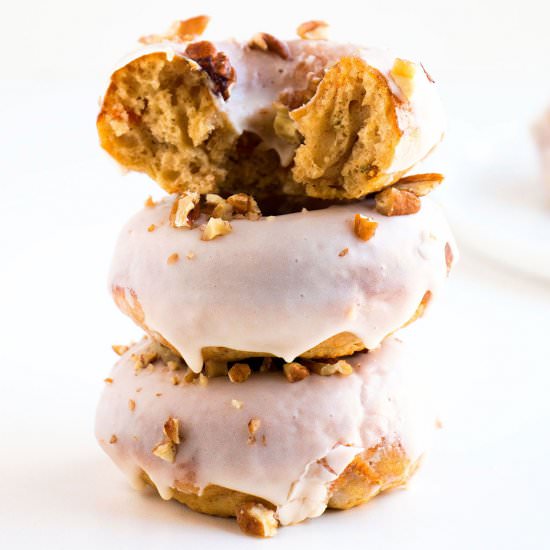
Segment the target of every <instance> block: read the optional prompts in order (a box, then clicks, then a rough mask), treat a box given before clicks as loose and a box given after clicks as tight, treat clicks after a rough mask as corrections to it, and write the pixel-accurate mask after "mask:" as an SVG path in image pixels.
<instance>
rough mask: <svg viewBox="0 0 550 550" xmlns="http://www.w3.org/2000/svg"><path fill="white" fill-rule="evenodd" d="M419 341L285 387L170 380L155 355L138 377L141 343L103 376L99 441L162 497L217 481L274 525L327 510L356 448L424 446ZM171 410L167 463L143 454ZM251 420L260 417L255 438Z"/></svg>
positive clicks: (266, 381) (429, 424) (278, 381)
mask: <svg viewBox="0 0 550 550" xmlns="http://www.w3.org/2000/svg"><path fill="white" fill-rule="evenodd" d="M421 323H422V321H421V322H420V323H418V325H420V324H421ZM418 325H416V326H415V327H413V328H412V330H414V331H415V332H418V329H417V328H416V327H417V326H418ZM408 331H411V328H407V329H405V330H404V331H403V332H402V335H403V336H404V337H405V338H407V332H408ZM420 340H421V339H419V338H418V337H417V336H415V337H414V339H412V338H409V341H408V342H404V341H402V340H401V338H399V339H398V338H395V337H391V338H389V339H387V340H386V341H385V342H384V344H383V346H382V347H381V348H380V349H378V350H376V351H374V352H369V353H359V354H356V355H355V356H353V357H351V358H347V361H348V362H349V363H350V364H352V365H353V366H354V370H353V373H352V374H351V375H349V376H346V377H340V376H333V377H323V376H317V375H312V376H309V377H308V378H306V379H305V380H303V381H301V382H298V383H294V384H291V383H289V382H287V381H286V379H285V378H284V376H283V375H282V374H281V373H263V374H256V375H253V376H252V377H251V378H249V379H248V380H247V381H246V382H245V383H243V384H232V383H231V382H229V381H228V380H227V378H213V379H210V381H209V383H208V385H207V386H206V387H201V386H200V385H195V384H181V385H177V386H176V385H173V383H172V382H171V380H170V379H171V375H172V374H173V372H172V371H170V370H169V368H168V367H166V366H164V365H163V364H162V363H161V362H157V363H155V365H154V367H152V368H150V369H142V370H141V371H139V372H138V373H137V374H136V372H135V371H134V367H133V361H132V360H131V357H130V356H131V354H132V353H138V354H139V352H140V350H142V349H143V348H144V347H146V346H147V344H148V341H147V339H145V340H144V341H143V342H141V343H140V344H137V345H135V346H134V347H133V348H131V349H130V350H129V351H128V353H127V354H126V355H124V356H123V357H122V359H121V360H120V361H119V362H118V363H117V364H116V365H115V367H114V369H113V371H112V372H111V374H110V375H109V376H110V379H111V380H112V383H110V384H107V385H106V387H105V389H104V392H103V395H102V398H101V401H100V403H99V407H98V411H97V419H96V436H97V438H98V440H99V442H100V444H101V446H102V447H103V449H104V450H105V452H106V453H107V454H108V455H109V456H110V457H111V458H112V459H113V461H114V462H115V463H116V464H117V465H118V466H119V467H120V468H121V470H122V471H123V472H125V473H126V474H127V475H128V476H129V477H130V479H131V480H133V481H134V482H136V483H137V482H139V479H140V475H141V474H142V472H143V471H145V472H146V473H147V475H148V476H149V478H150V479H151V480H152V481H153V483H154V484H155V486H156V487H157V488H158V490H159V493H160V495H161V496H163V498H171V496H172V490H171V488H174V487H177V486H183V487H188V488H189V487H192V488H193V489H194V490H196V491H198V492H199V493H200V491H201V490H202V489H204V488H205V487H206V486H207V485H209V484H213V485H219V486H221V487H226V488H229V489H233V490H236V491H241V492H243V493H248V494H251V495H255V496H258V497H260V498H264V499H266V500H268V501H269V502H271V503H273V504H275V505H276V506H277V514H278V518H279V521H280V522H281V523H282V524H283V525H286V524H290V523H296V522H298V521H301V520H303V519H305V518H307V517H316V516H318V515H320V514H321V513H322V512H323V511H324V509H325V507H326V505H327V499H328V490H329V486H330V484H331V483H332V481H334V480H335V479H336V478H337V477H338V476H339V475H340V474H341V473H342V472H343V470H344V469H345V467H346V466H347V465H348V464H349V463H350V462H351V461H352V460H353V458H354V457H355V455H357V454H359V453H361V452H362V451H364V450H365V449H369V448H372V447H374V446H376V445H378V444H380V443H381V442H384V443H385V444H388V445H393V444H395V445H399V446H400V447H401V448H402V449H403V450H404V452H405V454H406V457H407V458H408V459H409V461H410V462H411V464H413V463H415V462H416V461H417V460H418V459H419V458H420V456H421V455H422V454H423V453H424V452H425V450H426V449H427V447H428V445H429V442H430V440H431V437H432V434H433V429H434V415H433V411H432V410H431V409H430V407H429V406H428V403H429V400H428V399H427V395H429V392H427V388H429V372H428V371H427V370H426V364H427V363H429V362H427V361H423V360H422V354H421V353H418V352H417V350H416V346H417V343H418V342H419V341H420ZM129 399H131V400H132V401H133V406H132V407H129V406H128V402H129ZM233 401H236V402H238V403H239V404H240V406H239V407H238V408H237V407H235V406H233V405H232V402H233ZM419 403H421V406H419ZM335 411H338V414H335ZM169 416H170V417H173V418H176V419H177V420H178V421H179V424H180V437H181V443H180V444H179V445H178V448H177V453H176V456H175V461H174V462H173V463H172V462H169V461H166V460H162V459H161V458H159V457H158V456H155V455H154V454H153V453H152V449H153V448H154V447H155V446H156V445H157V444H158V443H159V441H161V440H162V439H163V425H164V423H165V421H166V419H167V418H168V417H169ZM251 419H257V420H258V421H259V428H258V430H257V432H256V434H255V436H256V439H255V442H253V443H252V444H251V443H250V442H249V440H248V438H249V430H248V422H249V421H250V420H251ZM113 435H115V436H116V437H115V438H113ZM323 458H324V459H326V460H325V461H321V459H323ZM319 461H321V462H319ZM320 464H325V465H327V466H328V467H320Z"/></svg>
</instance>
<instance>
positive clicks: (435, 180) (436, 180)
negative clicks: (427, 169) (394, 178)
mask: <svg viewBox="0 0 550 550" xmlns="http://www.w3.org/2000/svg"><path fill="white" fill-rule="evenodd" d="M444 179H445V176H443V174H435V173H432V174H415V175H413V176H406V177H404V178H401V179H400V180H399V181H398V182H397V183H395V184H394V187H397V189H399V190H401V191H410V192H411V193H414V194H415V195H416V196H417V197H424V196H425V195H427V194H428V193H431V192H432V191H433V190H434V189H435V188H436V187H438V186H439V185H441V183H442V181H443V180H444Z"/></svg>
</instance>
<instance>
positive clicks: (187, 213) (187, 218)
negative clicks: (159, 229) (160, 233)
mask: <svg viewBox="0 0 550 550" xmlns="http://www.w3.org/2000/svg"><path fill="white" fill-rule="evenodd" d="M199 201H200V195H199V194H198V193H194V192H191V193H186V194H185V195H180V196H179V197H178V198H177V199H176V200H175V201H174V204H173V205H172V209H171V211H170V225H171V226H172V227H174V228H176V229H191V228H192V227H193V222H194V221H195V220H196V219H197V218H198V217H199V215H200V212H201V210H200V204H199Z"/></svg>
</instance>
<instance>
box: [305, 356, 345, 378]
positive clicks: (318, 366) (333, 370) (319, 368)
mask: <svg viewBox="0 0 550 550" xmlns="http://www.w3.org/2000/svg"><path fill="white" fill-rule="evenodd" d="M307 366H308V367H309V369H310V370H311V371H313V372H314V373H315V374H319V375H321V376H332V375H334V374H341V375H343V376H348V375H350V374H351V373H352V372H353V367H352V366H351V365H350V364H349V363H348V362H347V361H344V360H343V359H340V360H339V361H336V362H335V363H322V362H318V361H308V362H307Z"/></svg>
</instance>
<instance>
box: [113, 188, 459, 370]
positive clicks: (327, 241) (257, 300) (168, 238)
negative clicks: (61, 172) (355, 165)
mask: <svg viewBox="0 0 550 550" xmlns="http://www.w3.org/2000/svg"><path fill="white" fill-rule="evenodd" d="M211 197H212V196H211V195H207V197H206V200H207V201H208V200H212V199H211ZM236 197H239V200H241V201H243V202H244V203H246V201H247V200H248V201H252V199H250V198H248V199H243V197H246V195H238V196H236ZM232 199H233V197H230V198H228V199H227V201H225V200H223V199H221V197H217V199H216V201H217V205H216V207H215V208H216V209H220V207H221V212H217V213H216V212H214V213H215V214H216V215H223V212H224V209H225V208H226V206H227V203H228V201H229V202H231V201H232ZM235 200H237V199H235ZM234 204H236V203H235V202H234ZM206 207H208V204H207V205H206V206H204V205H203V206H202V211H200V213H199V212H198V209H199V208H201V203H199V197H198V195H197V194H187V195H183V196H180V197H176V198H174V197H171V198H167V199H165V200H163V201H161V202H159V203H156V204H154V203H152V202H150V203H149V205H148V206H146V207H145V208H144V209H143V210H142V211H141V212H140V213H138V214H137V215H136V216H134V217H133V218H132V219H131V220H130V221H129V222H128V223H127V225H126V226H125V227H124V229H123V230H122V232H121V234H120V237H119V240H118V243H117V246H116V249H115V253H114V257H113V262H112V267H111V272H110V277H109V286H110V289H111V291H112V293H113V296H114V298H115V301H116V303H117V305H118V306H119V307H120V309H121V310H122V311H123V312H124V313H126V314H127V315H129V316H130V317H131V318H132V319H133V320H134V321H135V322H136V323H137V324H139V325H140V326H141V327H143V328H144V329H145V330H146V331H147V332H148V333H149V334H151V335H152V336H153V337H154V338H156V339H158V340H159V341H161V342H163V343H164V344H166V345H167V346H169V347H170V348H172V349H174V350H176V351H177V352H178V353H179V354H181V356H182V357H183V359H184V360H185V361H186V363H187V364H188V365H189V367H190V368H191V369H192V370H193V371H195V372H199V371H200V370H201V369H202V367H203V361H204V360H205V359H220V360H237V359H240V358H245V357H251V356H254V355H259V356H275V357H281V358H283V359H284V360H285V361H287V362H291V361H293V360H294V359H295V358H296V357H298V356H302V357H305V358H310V359H313V358H331V357H332V358H334V357H341V356H344V355H349V354H352V353H354V352H355V351H358V350H362V349H364V348H368V349H374V348H376V347H378V346H379V345H380V343H381V342H382V340H383V339H384V338H385V337H386V336H388V334H390V333H392V332H394V331H396V330H397V329H399V328H400V327H402V326H403V325H405V324H407V323H408V322H410V321H411V320H413V319H414V318H416V317H417V316H418V315H420V314H421V313H422V311H423V310H424V308H425V307H426V306H427V305H428V303H429V301H430V299H431V298H433V297H435V296H436V295H437V294H438V292H439V290H440V288H441V287H442V285H443V284H444V281H445V279H446V277H447V274H448V271H449V269H450V267H451V265H452V261H453V256H454V255H455V247H454V241H453V237H452V235H451V233H450V230H449V227H448V225H447V222H446V220H445V218H444V215H443V213H442V212H441V210H440V209H439V207H438V206H437V205H436V204H435V203H434V202H432V201H431V200H430V199H427V198H424V199H423V200H422V208H421V210H420V211H419V212H417V213H416V214H411V215H408V216H395V217H387V216H383V215H381V214H379V213H378V212H376V210H375V208H374V204H373V201H370V200H363V201H360V202H356V203H353V204H348V205H339V206H332V207H330V208H324V209H321V210H314V211H306V210H304V211H301V212H296V213H291V214H285V215H280V216H261V215H260V214H259V213H258V211H257V209H256V208H253V209H252V210H251V211H250V212H248V214H245V215H240V218H239V217H238V218H234V219H231V221H227V220H224V219H223V218H219V217H218V218H214V217H210V218H209V217H208V214H207V213H206V210H205V208H206ZM243 211H244V210H243ZM180 213H182V215H181V216H179V214H180ZM211 213H212V212H211ZM196 216H198V217H196ZM246 216H248V218H247V217H246Z"/></svg>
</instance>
